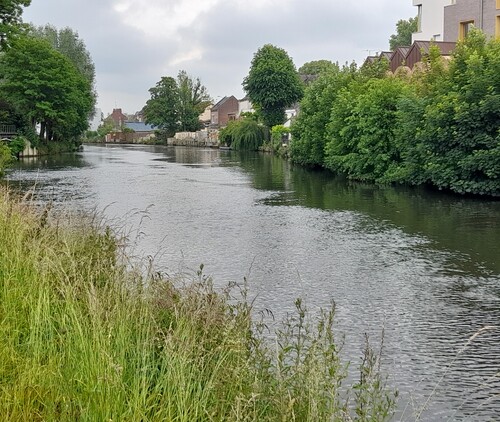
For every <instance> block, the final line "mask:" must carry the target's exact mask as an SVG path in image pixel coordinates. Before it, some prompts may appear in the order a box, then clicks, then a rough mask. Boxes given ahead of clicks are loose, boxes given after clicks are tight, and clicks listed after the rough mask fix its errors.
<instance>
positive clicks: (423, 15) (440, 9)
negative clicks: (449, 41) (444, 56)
mask: <svg viewBox="0 0 500 422" xmlns="http://www.w3.org/2000/svg"><path fill="white" fill-rule="evenodd" d="M452 3H454V0H413V5H414V6H416V7H417V8H418V30H417V32H415V33H414V34H413V35H412V38H411V42H412V43H414V42H415V41H431V40H434V41H444V9H445V6H449V5H451V4H452Z"/></svg>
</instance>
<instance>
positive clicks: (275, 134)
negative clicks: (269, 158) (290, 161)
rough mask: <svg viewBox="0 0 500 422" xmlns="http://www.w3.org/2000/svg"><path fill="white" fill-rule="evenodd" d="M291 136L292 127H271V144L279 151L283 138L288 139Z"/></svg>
mask: <svg viewBox="0 0 500 422" xmlns="http://www.w3.org/2000/svg"><path fill="white" fill-rule="evenodd" d="M289 136H290V129H289V128H287V127H285V126H283V125H277V126H273V127H272V129H271V146H272V149H273V150H274V151H279V149H280V148H281V146H282V145H283V140H284V139H286V140H288V138H289Z"/></svg>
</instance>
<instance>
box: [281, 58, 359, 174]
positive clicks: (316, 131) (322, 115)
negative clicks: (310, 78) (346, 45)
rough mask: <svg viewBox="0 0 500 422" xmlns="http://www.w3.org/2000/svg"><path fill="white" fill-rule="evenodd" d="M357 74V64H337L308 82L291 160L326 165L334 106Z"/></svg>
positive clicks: (293, 140)
mask: <svg viewBox="0 0 500 422" xmlns="http://www.w3.org/2000/svg"><path fill="white" fill-rule="evenodd" d="M355 76H356V68H355V67H354V66H344V67H343V68H342V69H340V68H339V67H338V65H335V66H333V67H332V68H331V69H329V70H327V71H324V72H323V73H322V74H321V76H320V77H319V78H318V79H317V80H316V81H314V82H313V83H312V84H311V85H309V86H308V87H307V89H306V92H305V95H304V98H303V99H302V101H301V103H300V113H299V115H298V116H297V119H296V120H295V122H294V123H293V125H292V142H291V143H290V157H291V159H292V161H294V162H296V163H299V164H302V165H307V166H322V165H324V154H325V152H324V151H325V145H326V142H327V130H326V129H327V125H328V122H329V120H330V116H331V113H332V105H333V104H334V102H335V100H336V98H337V95H338V94H339V92H340V91H341V89H342V88H344V87H346V86H347V85H348V84H349V83H350V82H351V81H352V80H353V79H354V78H355Z"/></svg>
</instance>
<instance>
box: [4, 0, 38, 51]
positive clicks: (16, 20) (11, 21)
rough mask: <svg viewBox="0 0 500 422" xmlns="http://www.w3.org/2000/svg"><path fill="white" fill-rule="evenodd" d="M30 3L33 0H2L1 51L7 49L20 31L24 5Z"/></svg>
mask: <svg viewBox="0 0 500 422" xmlns="http://www.w3.org/2000/svg"><path fill="white" fill-rule="evenodd" d="M30 3H31V0H2V2H1V3H0V4H1V7H0V51H2V50H5V49H7V48H8V47H9V46H10V45H11V42H12V41H13V38H14V37H15V36H16V35H17V34H18V33H19V30H20V27H21V23H22V20H21V15H22V13H23V6H24V7H27V6H29V5H30Z"/></svg>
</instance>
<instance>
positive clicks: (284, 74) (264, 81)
mask: <svg viewBox="0 0 500 422" xmlns="http://www.w3.org/2000/svg"><path fill="white" fill-rule="evenodd" d="M243 88H244V90H245V91H246V93H247V95H248V97H249V99H250V101H251V102H252V104H253V105H254V107H256V109H257V111H258V112H259V113H260V115H261V117H262V120H263V122H264V124H265V125H266V126H267V127H269V128H271V127H272V126H275V125H279V124H283V123H284V122H285V119H286V117H285V110H286V108H287V107H289V106H291V105H292V104H293V103H295V102H296V101H299V100H300V99H301V98H302V95H303V93H304V84H303V83H302V81H301V80H300V77H299V75H298V73H297V70H296V69H295V65H294V64H293V61H292V59H291V58H290V57H289V56H288V54H287V52H286V51H285V50H283V49H281V48H278V47H275V46H273V45H271V44H266V45H264V46H263V47H261V48H260V49H259V50H258V51H257V53H255V55H254V57H253V59H252V63H251V67H250V72H249V74H248V76H247V77H246V78H245V79H244V80H243Z"/></svg>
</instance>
